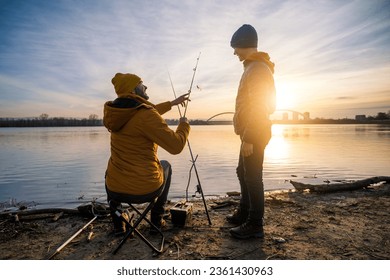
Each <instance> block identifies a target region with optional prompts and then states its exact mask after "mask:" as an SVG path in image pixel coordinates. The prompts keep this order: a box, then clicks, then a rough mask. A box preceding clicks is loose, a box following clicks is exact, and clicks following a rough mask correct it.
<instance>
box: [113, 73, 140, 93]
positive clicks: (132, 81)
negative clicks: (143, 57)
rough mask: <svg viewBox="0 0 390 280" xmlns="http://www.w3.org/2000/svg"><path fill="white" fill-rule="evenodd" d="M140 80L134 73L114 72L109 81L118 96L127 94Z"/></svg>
mask: <svg viewBox="0 0 390 280" xmlns="http://www.w3.org/2000/svg"><path fill="white" fill-rule="evenodd" d="M139 82H141V78H140V77H138V76H137V75H135V74H129V73H126V74H122V73H116V74H115V76H114V78H112V80H111V83H112V84H113V85H114V88H115V92H116V94H118V96H121V95H127V94H129V93H130V92H132V91H133V89H134V88H135V87H136V86H137V85H138V84H139Z"/></svg>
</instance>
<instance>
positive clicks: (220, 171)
mask: <svg viewBox="0 0 390 280" xmlns="http://www.w3.org/2000/svg"><path fill="white" fill-rule="evenodd" d="M272 133H273V137H272V139H271V141H270V143H269V145H268V146H267V148H266V151H265V163H264V184H265V188H266V189H286V188H291V186H290V184H289V183H288V180H289V179H292V178H295V179H297V180H304V179H305V180H306V178H307V177H311V178H313V177H317V179H316V180H318V181H320V182H321V180H325V179H327V180H333V179H361V178H365V177H370V176H377V175H389V174H388V170H390V161H389V156H390V141H389V138H390V128H389V126H379V125H378V126H377V125H274V126H273V129H272ZM189 140H190V143H191V147H192V151H193V154H194V156H196V155H198V159H197V162H196V164H197V169H198V172H199V176H200V180H201V183H202V187H203V190H204V192H205V194H206V195H219V194H225V193H226V192H227V191H232V190H238V189H239V187H238V180H237V178H236V171H235V169H236V165H237V161H238V153H239V146H240V140H239V137H238V136H237V135H235V134H234V132H233V127H232V126H192V130H191V133H190V138H189ZM109 142H110V136H109V133H108V132H107V130H106V129H105V128H103V127H93V128H92V127H89V128H88V127H78V128H77V127H76V128H6V129H3V128H2V129H0V158H1V161H0V202H3V201H7V200H10V199H11V200H12V199H17V200H18V201H21V200H27V201H36V202H37V203H39V205H41V206H63V205H70V204H71V205H73V204H80V203H82V202H83V201H89V200H92V199H95V198H100V199H104V197H105V192H104V172H105V169H106V165H107V160H108V157H109V152H110V146H109ZM159 156H160V158H161V159H167V160H169V161H170V162H171V164H172V167H173V172H174V173H173V177H172V185H171V192H170V199H179V198H182V197H184V196H185V188H186V186H187V181H188V178H189V170H190V168H191V162H190V154H189V150H188V148H187V147H185V148H184V150H183V152H182V153H181V154H180V155H177V156H173V155H170V154H168V153H167V152H165V151H164V150H162V149H159ZM194 180H195V177H194V176H192V182H191V183H190V190H189V192H190V194H192V193H194V192H195V189H196V183H197V182H195V181H194ZM79 198H83V200H79Z"/></svg>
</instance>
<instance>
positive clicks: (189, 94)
mask: <svg viewBox="0 0 390 280" xmlns="http://www.w3.org/2000/svg"><path fill="white" fill-rule="evenodd" d="M200 54H201V53H199V55H198V58H197V59H196V65H195V68H194V69H193V71H194V73H193V74H192V80H191V84H190V89H189V90H188V92H187V94H188V99H187V102H186V105H185V109H184V114H183V117H185V116H186V113H187V108H188V100H189V99H190V96H191V91H192V85H193V84H194V79H195V73H196V69H198V63H199V58H200Z"/></svg>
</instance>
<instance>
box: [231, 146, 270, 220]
mask: <svg viewBox="0 0 390 280" xmlns="http://www.w3.org/2000/svg"><path fill="white" fill-rule="evenodd" d="M264 149H265V145H261V144H254V145H253V154H252V155H250V156H249V157H243V156H242V155H241V153H240V157H239V161H238V166H237V177H238V180H239V182H240V187H241V201H240V208H241V211H242V212H243V213H248V219H247V221H248V222H252V223H256V224H259V225H260V224H262V221H263V217H264V185H263V161H264Z"/></svg>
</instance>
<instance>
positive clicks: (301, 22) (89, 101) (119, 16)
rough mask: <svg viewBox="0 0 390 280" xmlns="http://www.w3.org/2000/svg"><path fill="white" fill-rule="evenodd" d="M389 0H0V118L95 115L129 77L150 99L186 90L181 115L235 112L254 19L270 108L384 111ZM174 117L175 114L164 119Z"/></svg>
mask: <svg viewBox="0 0 390 280" xmlns="http://www.w3.org/2000/svg"><path fill="white" fill-rule="evenodd" d="M389 15H390V1H387V0H383V1H380V0H371V1H366V0H356V1H304V0H302V1H265V0H264V1H261V0H257V1H255V0H252V1H222V0H220V1H201V0H196V1H195V0H194V1H173V0H172V1H167V0H160V1H157V0H155V1H153V0H151V1H110V0H97V1H87V0H84V1H43V0H41V1H40V0H32V1H19V0H14V1H0V29H1V30H0V31H1V36H0V117H34V116H39V115H41V114H43V113H46V114H48V115H49V116H50V117H88V116H89V115H91V114H97V115H98V116H99V117H100V118H101V117H102V111H103V104H104V102H105V101H107V100H112V99H114V98H115V92H114V89H113V86H112V84H111V82H110V81H111V78H112V77H113V76H114V75H115V73H117V72H124V73H126V72H128V73H135V74H137V75H139V76H140V77H142V79H143V81H144V83H145V84H146V85H147V86H148V94H149V96H150V98H151V99H150V100H151V101H152V102H154V103H159V102H163V101H166V100H172V99H173V93H172V89H171V85H170V81H169V76H168V72H169V73H170V75H171V78H172V82H173V84H174V87H175V90H176V92H177V94H180V93H185V92H187V91H188V89H189V86H190V82H191V78H192V73H193V68H194V66H195V63H196V58H197V56H198V54H199V53H200V52H201V57H200V60H199V65H198V70H197V73H196V77H195V81H194V88H193V92H192V97H191V99H192V101H191V103H190V105H189V106H190V107H189V108H188V113H187V116H188V118H190V119H207V118H209V117H210V116H213V115H215V114H218V113H220V112H226V111H233V110H234V102H235V96H236V93H237V87H238V82H239V79H240V76H241V73H242V71H243V68H242V63H240V62H239V61H238V59H237V57H236V56H234V55H233V49H232V48H231V47H230V45H229V42H230V39H231V36H232V34H233V33H234V32H235V31H236V30H237V28H239V27H240V26H241V25H242V24H245V23H248V24H251V25H253V26H254V27H255V28H256V29H257V31H258V35H259V50H260V51H265V52H267V53H269V55H270V57H271V60H272V61H273V62H274V63H275V65H276V67H275V76H274V77H275V82H276V88H277V102H278V104H277V107H278V109H290V110H296V111H299V112H310V115H311V117H330V118H344V117H351V118H353V117H354V116H355V115H356V114H366V115H376V114H377V113H378V112H387V111H388V110H390V79H389V77H390V50H389V47H390V18H389ZM164 117H166V118H177V117H178V112H177V110H175V109H174V110H171V111H170V112H169V113H167V114H166V115H164Z"/></svg>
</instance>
